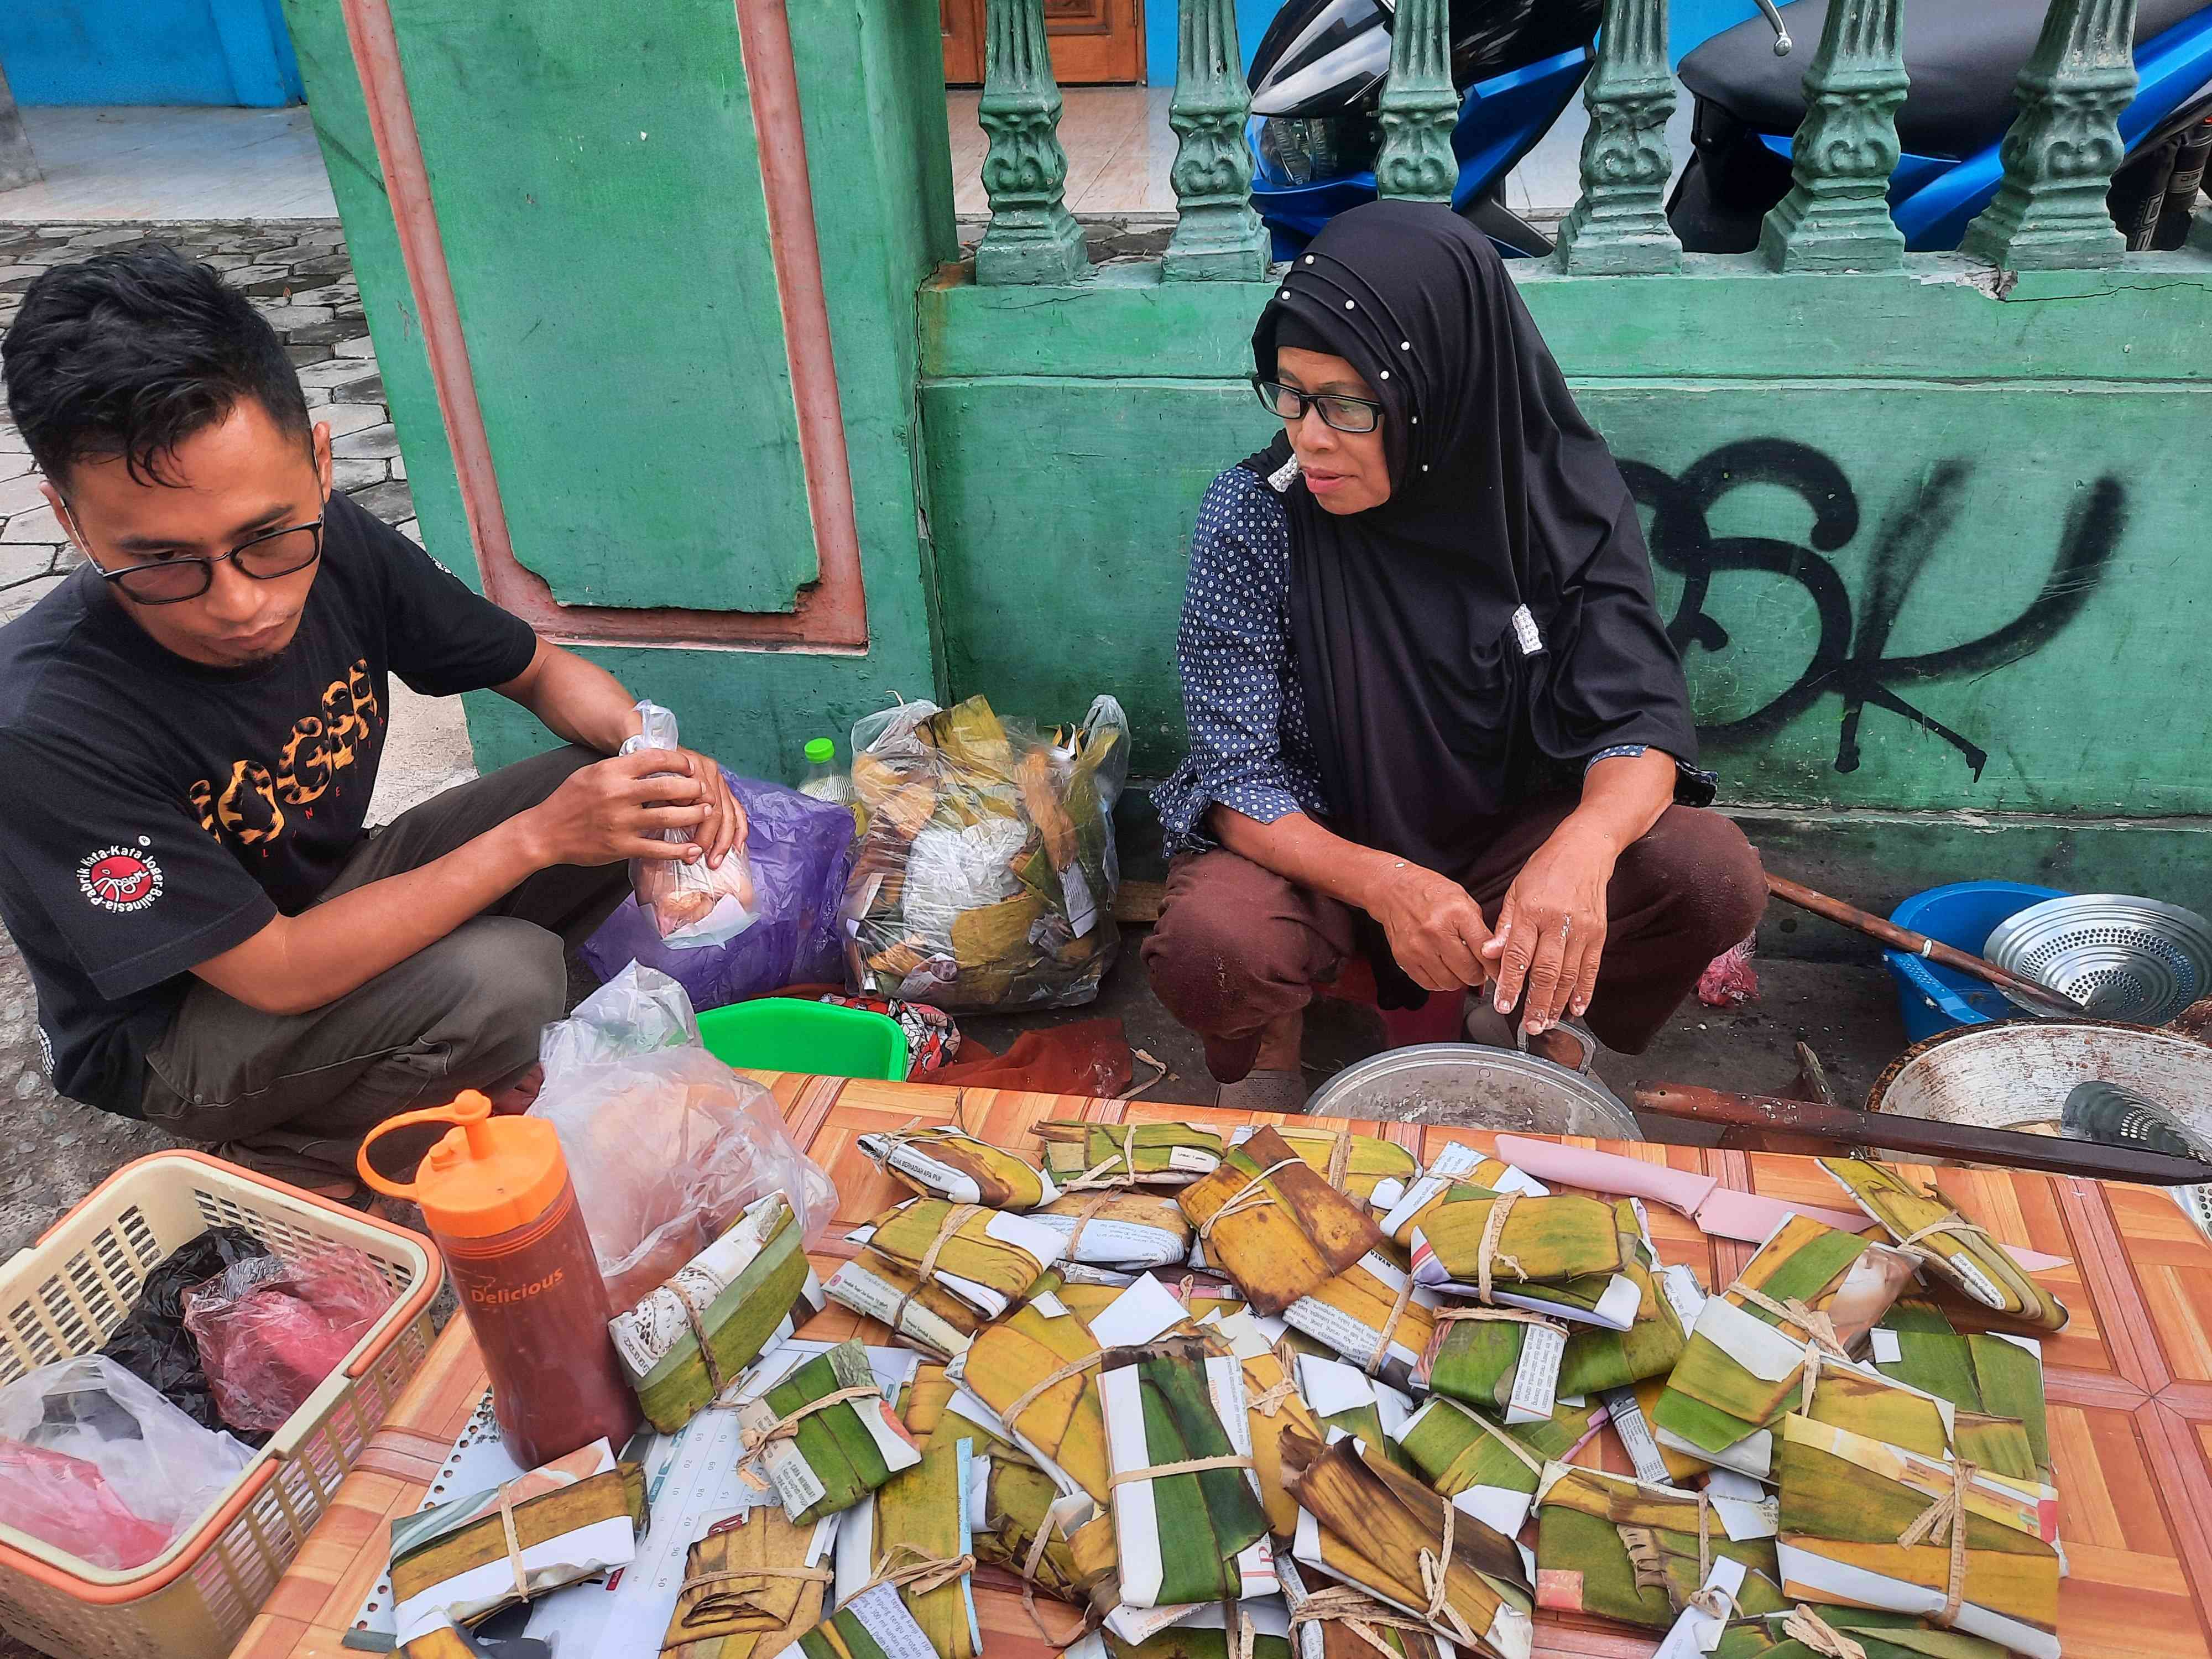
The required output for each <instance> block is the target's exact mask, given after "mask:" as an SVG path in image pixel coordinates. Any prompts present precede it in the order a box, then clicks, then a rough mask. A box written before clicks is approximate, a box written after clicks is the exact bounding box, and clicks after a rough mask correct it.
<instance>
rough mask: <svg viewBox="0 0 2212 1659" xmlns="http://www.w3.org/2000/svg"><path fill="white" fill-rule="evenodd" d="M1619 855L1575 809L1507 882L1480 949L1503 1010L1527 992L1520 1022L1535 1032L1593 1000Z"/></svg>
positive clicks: (1610, 841)
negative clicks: (1492, 930) (1493, 927)
mask: <svg viewBox="0 0 2212 1659" xmlns="http://www.w3.org/2000/svg"><path fill="white" fill-rule="evenodd" d="M1619 857H1620V852H1619V849H1618V848H1616V847H1615V846H1614V844H1613V838H1612V836H1610V835H1608V834H1607V833H1606V832H1605V831H1604V830H1602V829H1596V828H1594V827H1592V826H1589V825H1587V824H1580V823H1577V822H1576V820H1575V819H1574V818H1572V817H1570V818H1568V819H1567V820H1566V822H1565V823H1562V824H1561V825H1560V826H1559V828H1558V829H1554V830H1553V832H1552V836H1551V839H1550V840H1548V841H1547V842H1545V843H1544V844H1543V845H1542V846H1541V847H1540V848H1537V849H1536V854H1535V856H1534V857H1533V858H1531V859H1530V860H1528V863H1526V864H1524V865H1523V866H1521V873H1520V874H1519V875H1518V876H1516V877H1515V878H1513V885H1512V886H1511V887H1510V888H1508V889H1507V890H1506V893H1505V903H1504V907H1503V908H1501V909H1500V910H1499V911H1498V932H1497V933H1496V934H1495V935H1493V936H1492V938H1491V939H1490V941H1489V942H1488V943H1487V944H1486V945H1484V946H1483V955H1484V957H1486V959H1487V961H1488V962H1489V963H1490V964H1491V971H1492V973H1493V974H1494V975H1496V977H1497V980H1498V998H1497V1000H1498V1012H1499V1013H1501V1014H1503V1013H1510V1012H1512V1010H1513V1005H1514V1004H1515V1003H1516V1001H1518V1000H1520V998H1521V994H1522V990H1523V989H1524V988H1525V989H1526V990H1527V992H1528V1004H1527V1006H1525V1007H1524V1008H1523V1009H1522V1016H1521V1026H1522V1030H1524V1031H1526V1032H1527V1033H1528V1035H1529V1036H1535V1035H1536V1034H1537V1033H1538V1032H1540V1031H1545V1030H1550V1029H1551V1027H1553V1026H1554V1025H1556V1024H1559V1021H1560V1020H1561V1019H1562V1018H1565V1016H1567V1015H1568V1014H1577V1015H1579V1014H1580V1013H1582V1012H1583V1010H1584V1009H1586V1008H1588V1007H1589V1002H1590V996H1591V994H1592V993H1593V992H1594V991H1595V989H1596V987H1597V969H1598V960H1599V958H1600V957H1601V956H1602V955H1603V954H1604V951H1605V921H1606V916H1605V890H1606V884H1607V883H1608V882H1609V881H1611V880H1612V879H1613V863H1614V860H1617V859H1618V858H1619Z"/></svg>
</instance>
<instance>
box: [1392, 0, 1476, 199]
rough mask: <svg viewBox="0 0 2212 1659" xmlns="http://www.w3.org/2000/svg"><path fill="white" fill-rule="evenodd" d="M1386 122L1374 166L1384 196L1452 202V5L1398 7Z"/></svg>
mask: <svg viewBox="0 0 2212 1659" xmlns="http://www.w3.org/2000/svg"><path fill="white" fill-rule="evenodd" d="M1382 117H1383V154H1382V155H1381V157H1380V158H1379V159H1378V160H1377V161H1376V163H1375V182H1376V186H1377V187H1378V189H1379V191H1380V192H1381V193H1382V194H1383V195H1384V196H1395V197H1403V198H1405V199H1407V200H1408V201H1414V202H1449V201H1450V200H1451V195H1452V186H1453V185H1455V184H1457V183H1458V182H1459V158H1458V157H1457V156H1455V155H1453V154H1452V147H1451V136H1452V128H1453V127H1454V126H1455V125H1457V124H1458V121H1459V94H1458V93H1457V92H1456V91H1455V90H1454V89H1453V87H1452V78H1451V12H1450V7H1449V4H1448V3H1447V0H1398V10H1397V16H1396V18H1395V21H1393V22H1392V24H1391V27H1390V78H1389V81H1388V82H1385V83H1384V85H1383V104H1382Z"/></svg>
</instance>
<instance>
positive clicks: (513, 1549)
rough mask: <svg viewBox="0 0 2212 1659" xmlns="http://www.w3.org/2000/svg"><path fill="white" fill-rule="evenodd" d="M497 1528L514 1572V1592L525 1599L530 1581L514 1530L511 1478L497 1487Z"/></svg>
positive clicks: (508, 1561)
mask: <svg viewBox="0 0 2212 1659" xmlns="http://www.w3.org/2000/svg"><path fill="white" fill-rule="evenodd" d="M499 1530H500V1535H501V1537H502V1538H503V1539H505V1540H506V1541H507V1566H508V1568H509V1569H510V1570H511V1571H513V1574H514V1593H515V1594H516V1595H519V1596H520V1597H521V1598H522V1599H523V1600H524V1601H528V1600H529V1599H530V1581H529V1580H528V1579H527V1578H526V1577H524V1576H523V1571H522V1540H521V1538H520V1535H519V1534H517V1533H516V1532H515V1530H514V1483H513V1481H511V1480H510V1481H507V1482H506V1483H505V1484H504V1485H502V1486H501V1487H500V1489H499Z"/></svg>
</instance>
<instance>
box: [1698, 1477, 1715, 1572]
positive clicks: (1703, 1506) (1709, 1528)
mask: <svg viewBox="0 0 2212 1659" xmlns="http://www.w3.org/2000/svg"><path fill="white" fill-rule="evenodd" d="M1712 1576H1713V1500H1712V1497H1711V1494H1710V1493H1707V1492H1699V1494H1698V1583H1700V1584H1703V1583H1705V1580H1706V1579H1708V1578H1710V1577H1712Z"/></svg>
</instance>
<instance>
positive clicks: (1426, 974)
mask: <svg viewBox="0 0 2212 1659" xmlns="http://www.w3.org/2000/svg"><path fill="white" fill-rule="evenodd" d="M1360 908H1363V909H1364V910H1365V911H1366V912H1367V914H1368V915H1371V916H1373V917H1374V918H1375V920H1376V921H1378V922H1380V923H1382V924H1383V932H1384V933H1387V934H1388V935H1389V939H1390V954H1391V955H1392V956H1394V957H1397V959H1398V965H1399V966H1400V967H1401V968H1402V969H1405V970H1406V972H1407V975H1408V976H1409V977H1410V978H1411V979H1412V980H1413V982H1414V983H1415V984H1416V985H1418V986H1419V987H1421V988H1422V989H1423V990H1425V991H1452V990H1457V989H1460V988H1461V987H1468V986H1479V985H1480V984H1481V983H1482V982H1483V981H1485V980H1486V979H1487V978H1488V977H1489V976H1490V969H1488V967H1487V966H1486V964H1485V963H1484V961H1483V951H1484V948H1485V946H1486V945H1487V944H1488V943H1489V940H1490V929H1489V927H1487V926H1486V925H1485V924H1484V922H1483V920H1482V908H1481V907H1480V905H1478V904H1477V903H1475V902H1474V900H1473V899H1472V898H1469V897H1468V892H1467V889H1465V888H1464V887H1462V886H1461V885H1460V884H1458V883H1457V882H1455V881H1454V880H1453V879H1452V878H1450V877H1449V876H1445V875H1439V874H1438V873H1437V872H1436V871H1434V870H1428V869H1424V868H1423V867H1422V866H1419V865H1418V864H1409V863H1407V862H1406V861H1405V860H1392V861H1391V862H1390V863H1389V865H1388V866H1386V867H1385V868H1384V869H1383V872H1382V873H1381V874H1380V875H1378V876H1377V877H1376V878H1375V879H1374V881H1373V882H1372V883H1371V884H1370V889H1369V890H1368V891H1367V892H1366V893H1364V895H1363V896H1362V897H1361V900H1360Z"/></svg>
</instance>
